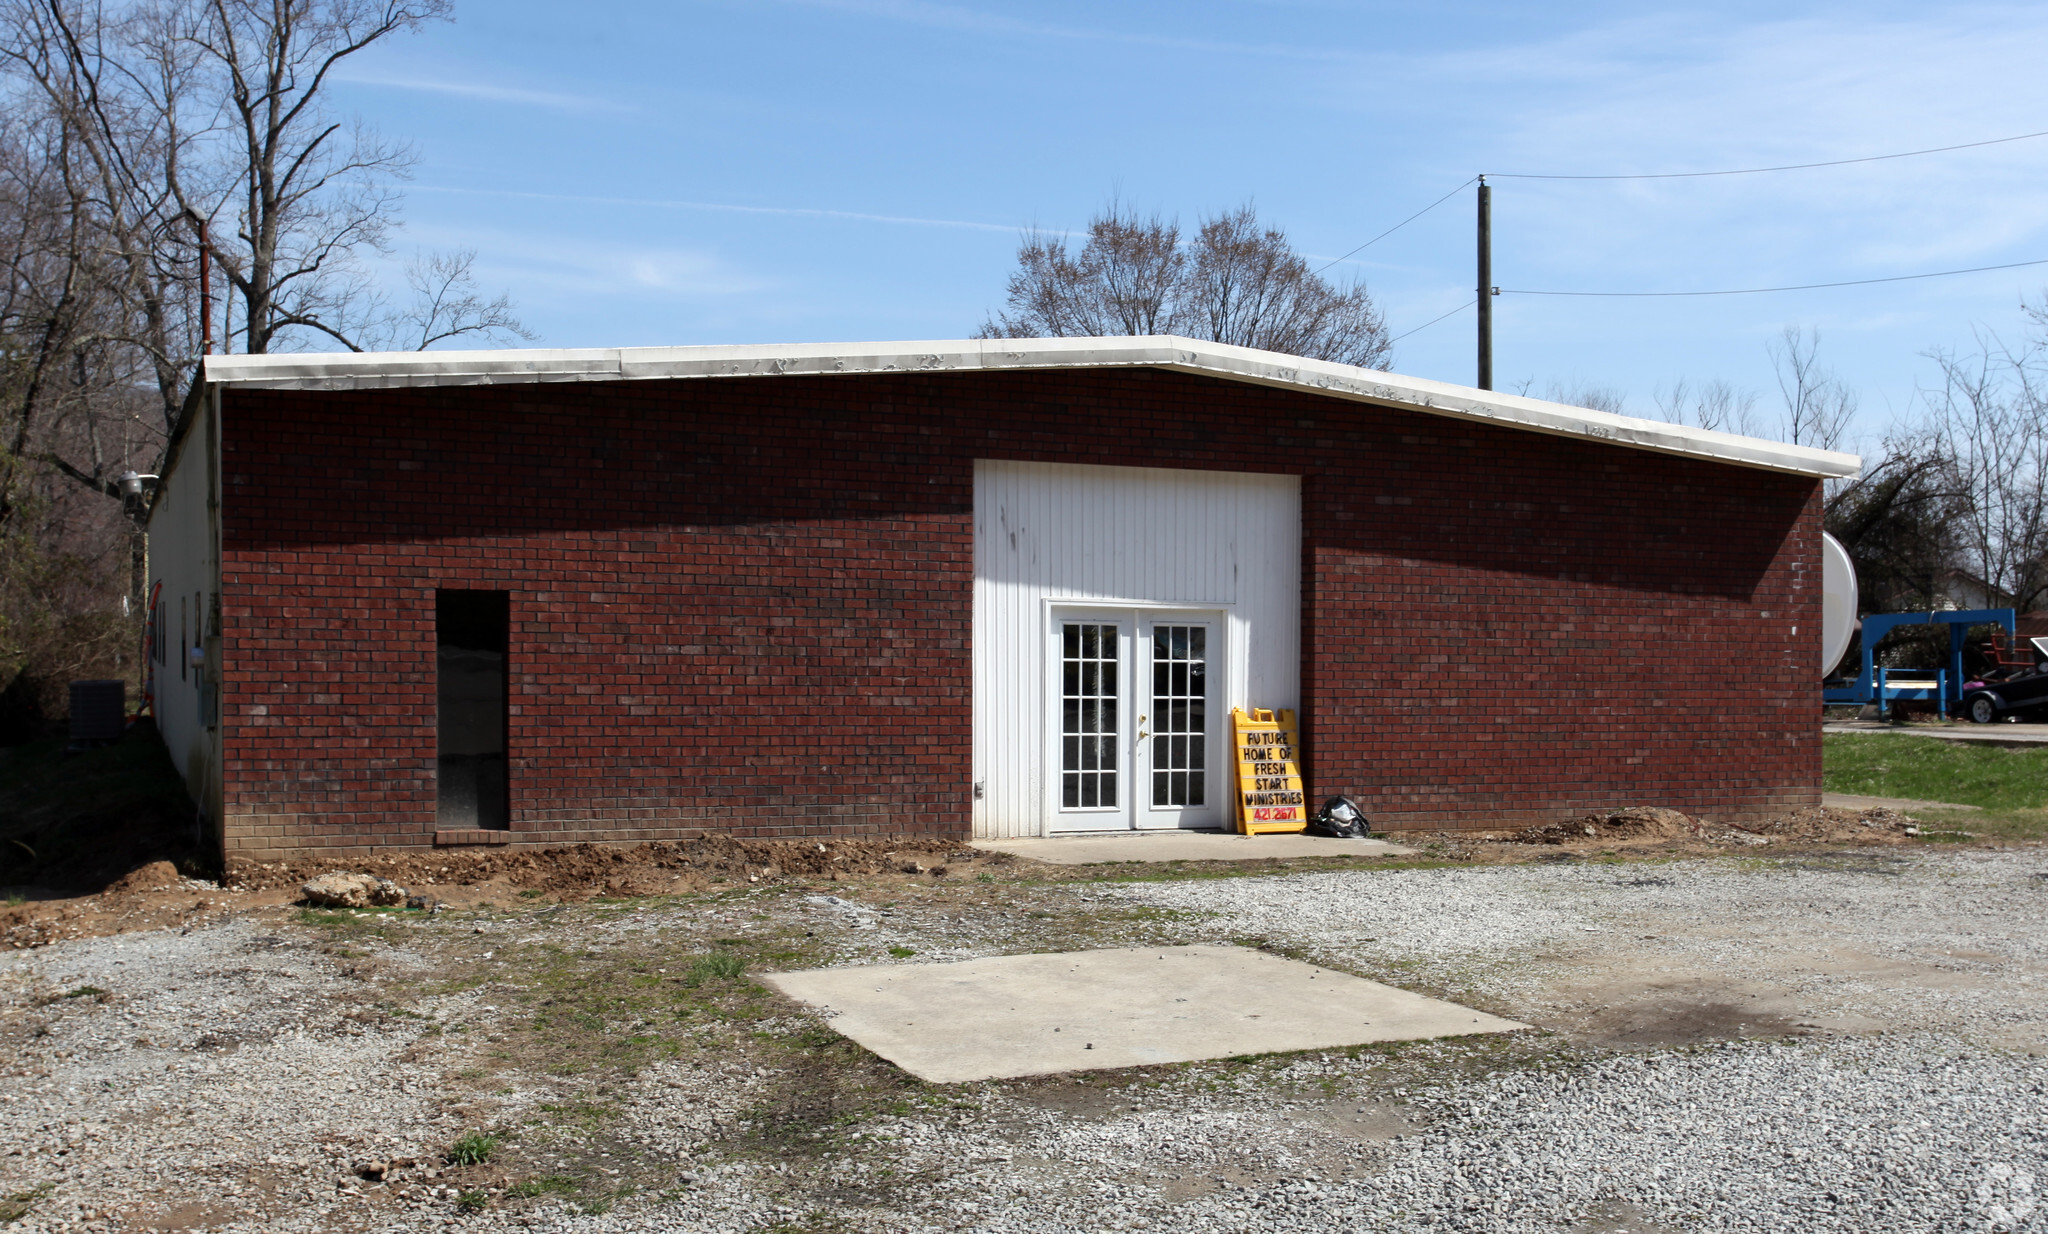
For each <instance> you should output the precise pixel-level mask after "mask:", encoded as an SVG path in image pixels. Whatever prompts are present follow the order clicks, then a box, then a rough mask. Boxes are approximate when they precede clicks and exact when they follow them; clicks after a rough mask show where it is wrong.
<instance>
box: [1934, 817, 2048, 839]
mask: <svg viewBox="0 0 2048 1234" xmlns="http://www.w3.org/2000/svg"><path fill="white" fill-rule="evenodd" d="M1913 817H1915V818H1917V819H1919V820H1920V822H1921V824H1922V829H1921V832H1920V838H1921V839H1922V840H1923V841H1924V842H1926V843H1929V844H1962V843H1968V842H1969V841H1971V840H2048V810H1915V811H1914V812H1913Z"/></svg>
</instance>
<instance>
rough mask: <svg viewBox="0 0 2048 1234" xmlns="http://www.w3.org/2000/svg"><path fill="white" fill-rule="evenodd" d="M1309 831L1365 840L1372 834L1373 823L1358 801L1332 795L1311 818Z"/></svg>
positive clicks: (1315, 833)
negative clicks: (1367, 817) (1367, 818)
mask: <svg viewBox="0 0 2048 1234" xmlns="http://www.w3.org/2000/svg"><path fill="white" fill-rule="evenodd" d="M1308 831H1309V834H1310V835H1317V836H1329V837H1331V838H1332V839H1337V840H1363V839H1364V838H1365V837H1367V836H1368V835H1371V834H1372V824H1371V823H1370V822H1368V821H1367V820H1366V817H1365V811H1364V810H1363V809H1361V808H1360V807H1359V804H1358V802H1357V801H1355V800H1353V799H1352V798H1350V797H1332V798H1330V799H1329V800H1328V801H1325V802H1324V803H1323V808H1322V809H1320V810H1318V811H1316V816H1315V817H1314V818H1312V819H1310V820H1309V824H1308Z"/></svg>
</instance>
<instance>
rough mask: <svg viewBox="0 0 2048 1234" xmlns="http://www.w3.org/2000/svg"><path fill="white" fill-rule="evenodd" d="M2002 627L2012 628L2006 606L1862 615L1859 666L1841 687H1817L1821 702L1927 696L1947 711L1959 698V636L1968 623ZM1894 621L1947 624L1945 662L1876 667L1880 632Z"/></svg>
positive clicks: (1892, 626) (2009, 630)
mask: <svg viewBox="0 0 2048 1234" xmlns="http://www.w3.org/2000/svg"><path fill="white" fill-rule="evenodd" d="M1993 625H1995V626H2002V627H2004V629H2005V632H2006V634H2007V636H2008V637H2009V636H2011V635H2012V633H2013V630H2014V615H2013V611H2012V610H2011V609H2009V608H1966V609H1951V610H1949V611H1948V612H1945V613H1872V614H1871V615H1870V616H1868V617H1865V618H1864V619H1863V630H1862V642H1863V671H1862V672H1861V673H1858V674H1857V676H1856V679H1855V680H1854V681H1853V682H1851V683H1850V684H1848V685H1846V686H1838V687H1836V688H1834V689H1832V690H1825V689H1824V690H1822V691H1821V692H1820V697H1821V701H1822V702H1825V703H1861V704H1863V705H1865V706H1869V705H1871V704H1876V705H1877V706H1880V707H1883V706H1888V705H1889V704H1890V703H1891V702H1892V701H1893V700H1895V699H1912V700H1917V701H1928V702H1932V703H1934V704H1935V706H1936V707H1937V708H1938V709H1939V710H1940V711H1941V712H1942V714H1944V715H1946V714H1948V712H1949V711H1950V710H1951V709H1952V708H1954V707H1955V706H1956V705H1957V704H1959V703H1961V702H1962V700H1963V682H1964V680H1965V678H1964V675H1963V640H1964V637H1965V636H1966V635H1967V634H1968V633H1969V631H1970V627H1971V626H1993ZM1899 626H1947V627H1948V667H1947V668H1943V669H1924V668H1893V669H1884V668H1879V667H1877V664H1876V661H1875V658H1874V656H1875V653H1876V650H1877V645H1878V644H1879V643H1881V642H1883V641H1884V637H1885V635H1887V634H1890V633H1891V632H1892V630H1893V629H1895V628H1896V627H1899Z"/></svg>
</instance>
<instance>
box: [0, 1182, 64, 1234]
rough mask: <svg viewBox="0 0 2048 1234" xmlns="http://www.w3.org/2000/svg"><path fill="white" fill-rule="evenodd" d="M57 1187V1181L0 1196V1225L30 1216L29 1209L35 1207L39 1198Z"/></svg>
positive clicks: (10, 1223)
mask: <svg viewBox="0 0 2048 1234" xmlns="http://www.w3.org/2000/svg"><path fill="white" fill-rule="evenodd" d="M56 1189H57V1185H56V1184H55V1183H43V1184H41V1185H40V1186H35V1187H30V1188H29V1189H28V1190H27V1191H17V1192H15V1193H14V1194H13V1195H8V1196H0V1225H12V1224H13V1223H14V1222H17V1221H19V1220H21V1219H22V1218H23V1217H26V1216H28V1213H29V1210H30V1209H31V1208H34V1207H35V1204H36V1201H37V1200H40V1199H42V1198H43V1197H44V1196H46V1195H48V1194H50V1193H51V1192H52V1191H55V1190H56Z"/></svg>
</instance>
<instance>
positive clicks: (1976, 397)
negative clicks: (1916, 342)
mask: <svg viewBox="0 0 2048 1234" xmlns="http://www.w3.org/2000/svg"><path fill="white" fill-rule="evenodd" d="M2029 311H2030V313H2031V314H2032V315H2033V316H2034V319H2035V321H2036V323H2037V325H2038V324H2039V323H2040V322H2041V317H2040V315H2039V310H2038V309H2036V308H2034V307H2033V306H2029ZM1977 342H1978V346H1977V350H1976V351H1975V352H1974V353H1972V354H1969V355H1957V354H1954V353H1951V352H1945V351H1937V352H1933V353H1930V354H1931V358H1932V359H1933V360H1934V361H1935V363H1936V364H1937V365H1938V366H1939V367H1940V369H1941V376H1942V386H1941V389H1940V390H1938V391H1933V392H1930V394H1929V396H1928V397H1929V402H1930V403H1931V405H1932V407H1933V411H1934V422H1935V426H1936V427H1935V432H1936V433H1937V435H1938V439H1939V441H1940V443H1941V447H1942V450H1943V451H1944V452H1945V453H1946V454H1947V455H1948V457H1949V458H1951V459H1952V460H1953V461H1954V466H1955V470H1956V477H1957V484H1958V485H1959V487H1960V489H1961V493H1962V505H1961V509H1960V510H1959V511H1958V517H1957V528H1958V531H1959V533H1960V535H1961V539H1962V556H1963V560H1964V564H1965V565H1966V566H1967V567H1968V568H1969V569H1970V570H1972V571H1973V572H1974V573H1975V574H1976V575H1977V576H1978V577H1979V578H1981V579H1982V580H1983V581H1984V582H1985V583H1987V584H1988V585H1989V586H1990V587H1992V588H1994V589H1996V590H1997V591H2000V592H2003V593H2004V594H2005V595H2007V596H2010V597H2011V599H2012V604H2013V606H2014V607H2016V608H2020V609H2029V608H2033V607H2034V606H2035V605H2037V604H2038V603H2040V602H2041V600H2042V598H2043V596H2044V594H2048V399H2044V397H2043V394H2044V390H2043V380H2042V379H2043V362H2044V359H2048V357H2044V346H2048V343H2044V340H2042V339H2041V338H2039V337H2036V338H2034V339H2032V340H2030V341H2029V342H2028V343H2027V344H2026V345H2024V346H2021V347H2018V348H2013V347H2009V346H2007V345H2006V344H2005V343H2004V342H2003V341H2001V340H2000V339H1999V338H1998V337H1997V336H1995V335H1992V334H1989V333H1980V334H1979V335H1978V340H1977Z"/></svg>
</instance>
